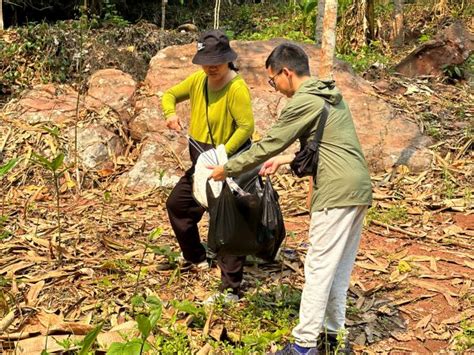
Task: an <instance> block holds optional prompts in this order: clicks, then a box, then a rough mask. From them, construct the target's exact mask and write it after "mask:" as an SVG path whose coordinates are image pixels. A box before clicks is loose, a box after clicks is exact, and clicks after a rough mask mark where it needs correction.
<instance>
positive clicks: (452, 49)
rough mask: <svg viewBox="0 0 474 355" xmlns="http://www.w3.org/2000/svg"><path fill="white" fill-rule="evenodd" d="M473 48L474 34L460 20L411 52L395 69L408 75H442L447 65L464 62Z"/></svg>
mask: <svg viewBox="0 0 474 355" xmlns="http://www.w3.org/2000/svg"><path fill="white" fill-rule="evenodd" d="M473 50H474V35H473V34H472V33H470V32H469V31H468V30H466V29H465V28H464V26H463V24H462V23H461V22H460V21H458V22H454V23H453V24H452V25H451V26H449V27H447V28H445V29H444V30H443V31H441V32H440V33H439V34H438V35H437V36H436V37H435V38H434V39H433V40H431V41H428V42H426V43H424V44H422V45H421V46H419V47H418V48H417V49H415V50H414V51H413V52H412V53H410V54H409V55H408V56H407V57H406V58H405V59H403V60H402V61H401V62H400V63H399V64H398V65H397V66H396V67H395V70H396V71H397V72H399V73H400V74H403V75H405V76H408V77H417V76H422V75H435V76H438V75H442V74H443V68H444V67H445V66H450V65H460V64H462V63H464V61H465V60H466V59H467V58H468V57H469V55H470V54H471V53H472V51H473Z"/></svg>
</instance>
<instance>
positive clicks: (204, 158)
mask: <svg viewBox="0 0 474 355" xmlns="http://www.w3.org/2000/svg"><path fill="white" fill-rule="evenodd" d="M225 163H227V153H226V152H225V147H224V145H222V144H221V145H219V146H218V147H217V148H216V149H214V148H213V149H210V150H207V151H205V152H203V153H201V154H200V155H199V157H198V160H197V162H196V166H195V171H194V175H193V196H194V198H195V199H196V200H197V201H198V202H199V203H200V204H201V206H203V207H208V204H207V195H206V183H207V181H208V179H209V176H210V175H211V173H212V170H211V169H208V168H207V166H209V165H224V164H225ZM222 184H223V183H222V181H214V180H212V179H211V180H209V185H210V186H211V189H212V192H213V194H214V197H217V196H219V195H220V193H221V191H222Z"/></svg>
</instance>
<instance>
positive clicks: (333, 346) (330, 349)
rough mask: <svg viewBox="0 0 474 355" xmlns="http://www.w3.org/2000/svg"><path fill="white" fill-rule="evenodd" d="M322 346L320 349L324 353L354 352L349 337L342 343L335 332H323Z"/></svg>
mask: <svg viewBox="0 0 474 355" xmlns="http://www.w3.org/2000/svg"><path fill="white" fill-rule="evenodd" d="M319 339H320V344H321V345H320V346H319V347H318V350H320V351H321V353H322V354H352V347H351V344H350V342H349V339H347V338H346V339H345V340H344V341H342V344H340V343H339V341H338V340H337V336H336V335H334V334H322V335H321V336H320V338H319Z"/></svg>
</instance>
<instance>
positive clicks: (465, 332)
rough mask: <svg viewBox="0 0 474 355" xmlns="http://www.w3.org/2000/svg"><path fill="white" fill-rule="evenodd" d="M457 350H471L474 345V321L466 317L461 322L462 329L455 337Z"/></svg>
mask: <svg viewBox="0 0 474 355" xmlns="http://www.w3.org/2000/svg"><path fill="white" fill-rule="evenodd" d="M454 346H455V349H456V350H457V351H465V350H470V349H472V348H473V347H474V322H473V321H472V320H468V319H465V320H463V321H462V322H461V331H460V332H459V333H458V334H457V335H456V336H455V337H454Z"/></svg>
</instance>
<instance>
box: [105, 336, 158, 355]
mask: <svg viewBox="0 0 474 355" xmlns="http://www.w3.org/2000/svg"><path fill="white" fill-rule="evenodd" d="M142 343H143V341H142V340H141V339H133V340H132V341H129V342H126V343H112V345H110V348H109V350H108V351H107V355H139V354H140V350H141V348H142ZM149 349H150V345H148V344H147V343H145V346H144V347H143V351H144V352H146V351H148V350H149Z"/></svg>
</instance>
